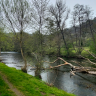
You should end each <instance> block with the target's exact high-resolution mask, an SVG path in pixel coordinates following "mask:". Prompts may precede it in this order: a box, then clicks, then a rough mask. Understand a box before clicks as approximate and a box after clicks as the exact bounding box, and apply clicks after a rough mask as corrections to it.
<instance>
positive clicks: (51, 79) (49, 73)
mask: <svg viewBox="0 0 96 96" xmlns="http://www.w3.org/2000/svg"><path fill="white" fill-rule="evenodd" d="M1 57H2V59H3V62H5V63H6V65H8V66H10V67H15V68H16V69H21V67H22V66H23V65H24V62H23V59H22V56H21V54H19V53H15V52H7V53H6V52H2V53H1ZM55 59H56V57H48V56H45V57H44V58H43V60H44V61H50V62H53V61H54V60H55ZM27 60H28V64H30V65H32V66H34V67H35V64H36V63H37V62H36V59H35V58H34V57H31V58H28V59H27ZM68 61H69V62H72V61H75V62H80V64H83V65H86V64H85V63H84V62H86V61H84V60H82V61H78V60H77V59H74V60H73V59H70V60H68ZM58 64H62V61H58V62H56V63H55V64H52V66H55V65H58ZM74 64H75V63H74ZM87 64H88V65H89V63H87ZM49 65H50V64H49V63H47V62H44V63H43V67H49ZM31 68H32V67H31V66H28V68H27V69H28V70H27V73H28V74H30V75H33V76H35V75H41V77H42V80H43V81H45V82H48V83H54V86H56V87H58V88H60V89H62V90H65V91H67V92H70V93H74V94H76V95H77V96H96V85H95V84H93V83H91V82H89V81H88V80H86V79H84V78H82V77H80V76H78V75H75V76H73V77H71V78H70V73H69V72H64V70H65V69H67V70H69V69H70V68H69V67H68V66H62V67H60V68H59V69H58V70H61V71H62V72H61V71H58V70H39V71H37V70H31ZM64 68H65V69H64ZM68 68H69V69H68ZM80 75H82V76H83V77H85V76H86V77H87V78H90V77H91V78H93V80H94V82H96V81H95V80H96V77H95V76H93V75H88V74H80ZM89 76H90V77H89ZM90 86H91V87H90Z"/></svg>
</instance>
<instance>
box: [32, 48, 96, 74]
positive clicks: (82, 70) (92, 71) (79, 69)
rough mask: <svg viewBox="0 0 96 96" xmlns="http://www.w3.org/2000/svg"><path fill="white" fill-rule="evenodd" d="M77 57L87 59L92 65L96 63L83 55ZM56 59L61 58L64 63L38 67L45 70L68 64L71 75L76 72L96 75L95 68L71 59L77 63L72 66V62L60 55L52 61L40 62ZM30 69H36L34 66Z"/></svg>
mask: <svg viewBox="0 0 96 96" xmlns="http://www.w3.org/2000/svg"><path fill="white" fill-rule="evenodd" d="M84 50H85V49H84ZM85 51H87V52H88V53H89V54H90V55H91V56H92V57H94V58H95V59H96V57H95V55H93V54H92V53H91V52H89V51H88V50H85ZM79 57H81V58H82V59H86V60H88V62H90V63H91V64H93V65H96V63H94V62H92V61H91V60H90V59H88V58H85V57H83V56H81V55H79ZM58 60H62V61H63V62H64V63H63V64H59V65H57V66H49V67H48V68H44V67H41V68H40V69H43V70H45V69H47V70H49V69H56V68H58V67H61V66H65V65H69V66H70V67H71V69H70V70H71V71H70V73H71V74H73V75H75V73H76V72H80V73H88V74H94V75H96V68H92V67H84V66H82V65H81V64H80V63H77V62H75V61H73V62H74V63H76V64H77V66H74V65H73V64H72V63H69V62H67V61H66V60H64V59H63V58H60V57H58V58H57V59H56V60H54V61H53V62H48V61H42V62H47V63H50V64H53V63H55V62H56V61H58ZM31 69H36V68H35V67H34V68H33V67H32V68H31Z"/></svg>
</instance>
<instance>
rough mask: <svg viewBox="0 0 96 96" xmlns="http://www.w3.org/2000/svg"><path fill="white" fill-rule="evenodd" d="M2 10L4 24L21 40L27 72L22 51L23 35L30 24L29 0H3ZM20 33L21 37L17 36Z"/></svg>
mask: <svg viewBox="0 0 96 96" xmlns="http://www.w3.org/2000/svg"><path fill="white" fill-rule="evenodd" d="M1 10H2V18H3V19H2V24H4V25H5V26H6V27H7V28H9V29H10V30H11V31H12V32H13V33H14V34H15V36H16V38H17V39H18V40H19V44H20V48H21V54H22V57H23V60H24V63H25V66H24V68H25V70H26V67H27V61H26V58H25V56H24V52H23V49H22V42H23V41H22V34H23V32H24V30H25V29H26V27H27V26H28V22H29V17H30V15H29V6H28V2H27V0H1ZM17 32H20V35H19V36H18V35H17Z"/></svg>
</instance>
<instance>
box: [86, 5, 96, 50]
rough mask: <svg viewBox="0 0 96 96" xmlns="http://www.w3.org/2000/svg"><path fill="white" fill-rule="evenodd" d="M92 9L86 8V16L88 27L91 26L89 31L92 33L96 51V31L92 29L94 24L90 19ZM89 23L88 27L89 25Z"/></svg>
mask: <svg viewBox="0 0 96 96" xmlns="http://www.w3.org/2000/svg"><path fill="white" fill-rule="evenodd" d="M91 11H92V10H91V8H90V7H88V6H86V7H85V14H86V26H87V27H88V26H89V29H90V33H91V36H92V39H93V42H94V47H95V49H96V39H95V36H94V30H93V28H92V22H91V20H90V17H91V13H92V12H91ZM87 23H88V25H87Z"/></svg>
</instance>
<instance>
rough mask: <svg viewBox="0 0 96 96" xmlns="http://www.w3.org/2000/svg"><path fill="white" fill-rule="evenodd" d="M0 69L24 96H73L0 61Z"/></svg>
mask: <svg viewBox="0 0 96 96" xmlns="http://www.w3.org/2000/svg"><path fill="white" fill-rule="evenodd" d="M0 71H1V72H2V73H3V74H5V75H6V76H7V77H8V80H9V81H10V82H11V83H12V84H13V85H14V86H16V87H17V88H18V89H19V90H20V91H22V92H23V93H24V94H25V96H42V95H44V96H75V95H73V94H69V93H67V92H65V91H63V90H59V89H57V88H55V87H49V86H47V85H46V84H45V83H44V82H43V81H41V80H38V79H36V78H35V77H33V76H31V75H28V74H26V73H23V72H22V71H20V70H16V69H15V68H10V67H7V66H6V65H4V64H2V63H0ZM0 96H1V95H0ZM6 96H9V95H6ZM10 96H11V95H10Z"/></svg>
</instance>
